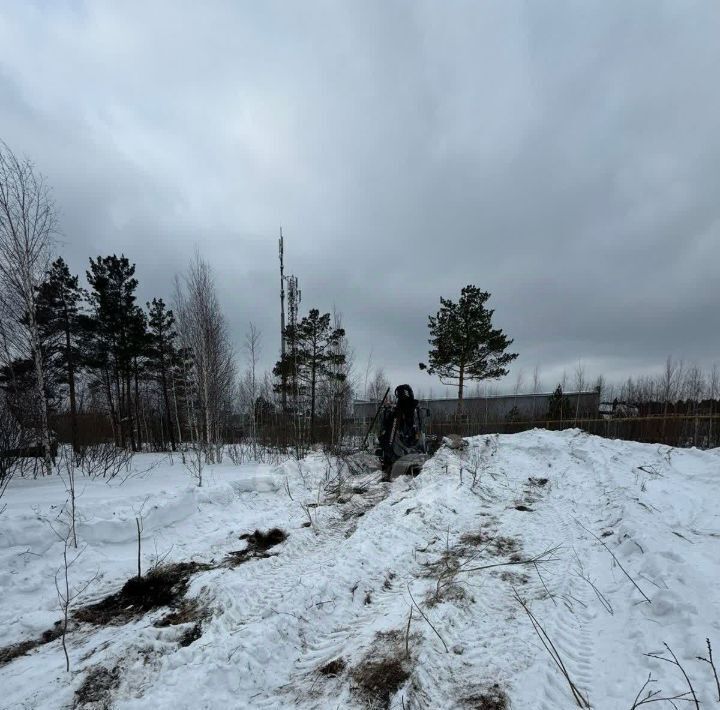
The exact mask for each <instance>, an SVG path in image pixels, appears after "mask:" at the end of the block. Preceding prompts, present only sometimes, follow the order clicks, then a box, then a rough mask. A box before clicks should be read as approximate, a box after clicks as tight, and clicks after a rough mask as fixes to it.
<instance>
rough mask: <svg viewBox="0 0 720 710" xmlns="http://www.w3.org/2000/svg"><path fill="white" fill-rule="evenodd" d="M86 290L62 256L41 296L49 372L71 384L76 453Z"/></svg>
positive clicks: (69, 388)
mask: <svg viewBox="0 0 720 710" xmlns="http://www.w3.org/2000/svg"><path fill="white" fill-rule="evenodd" d="M82 299H83V291H82V289H81V288H80V286H79V285H78V277H77V276H73V275H72V274H71V273H70V269H69V268H68V266H67V264H66V263H65V261H64V260H63V259H62V257H60V258H58V259H57V260H55V261H54V262H53V263H52V265H51V266H50V269H49V270H48V272H47V278H46V280H45V281H44V282H43V283H42V285H41V286H40V289H39V293H38V301H37V302H38V320H39V323H40V330H41V332H42V334H43V342H45V343H46V344H47V359H48V361H49V365H50V367H49V372H50V373H51V375H54V377H53V380H54V381H55V382H57V383H59V384H63V385H67V388H68V398H69V401H70V441H71V443H72V447H73V451H74V452H75V453H77V452H78V451H79V446H80V444H79V440H78V422H77V401H76V386H75V380H76V375H77V371H78V366H79V364H80V361H81V352H80V348H79V345H78V338H79V335H80V324H79V315H80V304H81V302H82Z"/></svg>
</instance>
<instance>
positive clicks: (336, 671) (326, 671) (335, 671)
mask: <svg viewBox="0 0 720 710" xmlns="http://www.w3.org/2000/svg"><path fill="white" fill-rule="evenodd" d="M346 666H347V664H346V663H345V659H344V658H335V659H333V660H332V661H329V662H328V663H326V664H325V665H324V666H322V667H321V668H318V673H320V674H321V675H326V676H333V677H334V676H338V675H340V674H341V673H342V672H343V671H344V670H345V668H346Z"/></svg>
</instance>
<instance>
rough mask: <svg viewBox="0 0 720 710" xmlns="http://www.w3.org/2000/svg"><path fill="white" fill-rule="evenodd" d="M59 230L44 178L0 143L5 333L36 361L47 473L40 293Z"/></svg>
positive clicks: (0, 297)
mask: <svg viewBox="0 0 720 710" xmlns="http://www.w3.org/2000/svg"><path fill="white" fill-rule="evenodd" d="M56 228H57V220H56V216H55V206H54V204H53V201H52V199H51V197H50V191H49V189H48V187H47V185H46V183H45V180H44V178H43V177H42V175H40V174H39V173H37V172H36V171H35V168H34V166H33V164H32V163H31V162H30V161H29V160H27V159H22V160H21V159H19V158H18V157H17V156H16V155H15V154H14V153H13V152H12V150H10V148H9V147H8V146H7V145H6V144H5V143H3V142H2V141H0V323H1V324H2V325H0V328H2V329H3V337H4V340H5V341H6V342H10V343H11V347H12V349H13V350H14V351H15V353H16V354H17V355H18V356H20V357H26V358H29V359H31V360H32V362H33V368H34V384H35V396H36V398H37V412H38V422H37V425H38V429H39V435H40V440H41V442H42V447H43V467H44V471H45V473H47V474H49V473H51V471H52V448H51V441H50V427H49V423H48V398H47V391H46V382H45V363H44V359H43V351H42V347H41V345H42V344H41V336H40V328H39V325H38V317H37V316H38V313H37V300H38V290H39V288H40V285H41V284H42V282H43V280H44V278H45V273H46V271H47V270H48V267H49V265H50V258H51V252H52V247H53V241H54V240H53V238H54V235H55V232H56Z"/></svg>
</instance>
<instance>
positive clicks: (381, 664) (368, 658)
mask: <svg viewBox="0 0 720 710" xmlns="http://www.w3.org/2000/svg"><path fill="white" fill-rule="evenodd" d="M411 638H412V639H413V640H415V636H414V635H413V634H411ZM350 677H351V678H352V681H353V692H354V693H355V694H356V695H358V696H359V698H360V699H362V700H363V701H364V702H365V703H366V704H367V706H368V707H372V708H377V707H382V708H389V707H390V701H391V699H392V697H393V695H395V693H397V691H398V690H399V689H400V688H401V687H402V685H403V684H404V683H405V681H407V679H408V678H409V677H410V659H409V658H407V657H406V655H405V633H404V632H403V631H386V632H379V633H377V634H375V639H374V644H373V646H372V648H370V650H369V651H368V653H367V654H366V655H365V657H364V658H363V659H362V660H361V661H360V662H359V663H358V664H357V666H355V668H353V669H352V670H351V671H350Z"/></svg>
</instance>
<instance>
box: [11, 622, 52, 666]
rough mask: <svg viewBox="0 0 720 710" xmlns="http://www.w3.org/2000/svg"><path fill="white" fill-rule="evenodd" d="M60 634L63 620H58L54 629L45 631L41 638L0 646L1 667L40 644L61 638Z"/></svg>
mask: <svg viewBox="0 0 720 710" xmlns="http://www.w3.org/2000/svg"><path fill="white" fill-rule="evenodd" d="M60 636H62V622H61V621H56V622H55V626H53V628H52V629H48V630H47V631H43V633H42V635H41V636H40V637H39V638H36V639H30V640H28V641H20V642H19V643H12V644H10V645H9V646H5V647H3V648H0V667H2V666H4V665H6V664H8V663H10V662H11V661H14V660H15V659H16V658H20V656H25V655H27V654H28V653H30V651H32V650H33V649H34V648H37V647H38V646H42V645H44V644H46V643H50V642H51V641H54V640H55V639H57V638H60Z"/></svg>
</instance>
